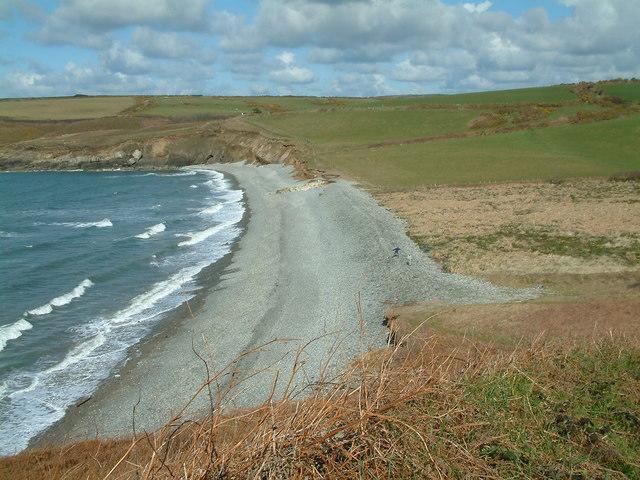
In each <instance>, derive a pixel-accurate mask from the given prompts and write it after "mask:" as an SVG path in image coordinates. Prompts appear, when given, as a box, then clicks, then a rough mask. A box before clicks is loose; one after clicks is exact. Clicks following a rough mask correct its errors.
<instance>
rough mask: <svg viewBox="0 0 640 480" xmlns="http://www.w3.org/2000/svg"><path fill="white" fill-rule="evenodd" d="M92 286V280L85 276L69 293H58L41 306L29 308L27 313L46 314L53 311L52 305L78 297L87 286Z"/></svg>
mask: <svg viewBox="0 0 640 480" xmlns="http://www.w3.org/2000/svg"><path fill="white" fill-rule="evenodd" d="M92 286H93V282H92V281H91V280H89V279H88V278H86V279H84V280H83V281H82V282H80V285H78V286H77V287H76V288H74V289H73V290H71V291H70V292H69V293H65V294H64V295H60V296H59V297H56V298H54V299H53V300H51V301H50V302H49V303H47V304H45V305H42V306H41V307H38V308H34V309H33V310H29V311H28V312H27V314H28V315H35V316H38V315H46V314H47V313H51V312H52V311H53V307H61V306H63V305H66V304H67V303H69V302H71V301H72V300H74V299H76V298H80V297H81V296H82V295H84V292H85V291H86V290H87V288H90V287H92Z"/></svg>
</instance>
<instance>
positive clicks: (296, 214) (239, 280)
mask: <svg viewBox="0 0 640 480" xmlns="http://www.w3.org/2000/svg"><path fill="white" fill-rule="evenodd" d="M196 168H211V169H214V170H216V171H219V172H221V173H223V174H224V175H225V177H227V178H228V177H229V176H233V177H234V178H235V180H236V181H237V182H238V183H239V185H240V186H241V187H242V188H243V190H244V191H245V207H246V210H245V216H244V218H243V221H242V222H243V228H244V230H245V231H244V233H243V234H242V235H241V237H240V238H239V239H238V240H236V241H235V242H234V245H233V248H232V253H230V254H228V255H226V256H225V257H224V258H223V259H221V260H220V261H218V262H216V264H214V266H212V268H211V271H207V272H206V273H204V272H203V273H204V275H203V280H204V282H205V283H207V285H208V286H207V287H205V288H203V289H202V290H201V294H200V295H199V296H198V298H197V299H196V300H195V301H194V302H193V303H192V304H191V306H192V309H191V310H192V313H193V317H191V316H190V315H184V314H185V313H186V312H185V309H184V308H183V309H182V311H181V312H176V315H175V316H174V317H173V318H172V319H171V320H168V321H165V322H163V325H162V326H161V327H160V328H159V329H158V331H157V332H156V333H155V334H154V335H153V336H152V337H150V338H149V339H148V340H147V341H145V342H143V344H142V345H140V346H139V347H138V348H137V350H138V351H139V352H140V353H139V354H137V355H135V358H133V359H132V360H130V361H129V362H128V363H127V364H126V365H125V366H124V367H123V368H122V370H121V371H120V372H119V376H118V377H114V376H112V377H111V378H110V379H109V380H108V381H107V382H105V383H104V384H103V385H102V386H101V387H100V388H99V389H98V391H97V392H95V394H94V395H93V396H92V397H91V398H90V399H89V401H87V402H84V403H82V404H81V405H77V406H73V407H70V408H69V410H68V411H67V413H66V415H65V417H64V418H63V419H62V420H61V421H60V422H58V423H57V424H55V425H54V426H53V427H51V428H50V429H49V430H47V431H46V432H45V433H44V434H43V435H41V436H40V437H39V438H37V439H36V440H35V441H34V442H32V444H31V447H38V446H44V445H49V444H57V443H62V442H65V441H72V440H78V439H88V438H94V437H120V436H127V435H130V434H132V433H133V428H132V427H133V421H132V419H133V415H132V413H133V411H134V407H135V412H136V417H135V426H136V431H137V432H141V431H152V430H155V429H157V428H159V427H161V426H162V425H164V424H165V422H166V421H168V420H169V419H170V418H171V416H172V415H174V414H175V413H177V411H179V409H180V408H181V407H182V406H183V405H185V404H186V403H187V402H188V401H189V399H190V398H191V396H192V394H193V393H195V392H196V390H197V389H198V388H199V387H200V386H201V385H202V383H203V382H204V381H205V380H206V378H207V377H206V368H205V365H204V363H203V361H202V360H201V359H200V358H198V356H197V355H195V354H194V352H193V350H192V342H193V347H194V349H195V350H196V351H197V352H198V354H199V355H200V356H201V357H202V358H203V359H205V360H206V361H207V364H208V367H209V368H210V370H211V371H212V372H216V371H218V370H219V369H220V368H221V367H223V366H224V365H227V364H231V365H232V366H233V369H232V370H233V374H232V375H227V376H226V377H224V379H223V382H222V384H223V385H222V387H223V388H224V387H225V386H226V385H228V379H229V378H233V379H234V381H236V380H239V379H242V378H247V377H250V379H249V380H248V381H246V382H244V383H240V386H238V387H235V388H234V389H233V395H232V397H233V398H230V399H229V401H227V402H225V407H227V408H238V407H246V406H251V405H255V404H259V403H261V402H262V401H264V400H265V399H266V398H267V397H268V395H269V393H270V391H271V389H272V385H273V380H274V378H276V376H278V375H279V376H280V377H285V378H286V380H284V381H282V380H281V382H280V384H279V385H277V386H276V388H275V392H276V397H277V396H278V395H279V394H281V393H282V390H283V388H284V385H283V384H286V383H287V380H288V374H289V373H290V372H291V370H292V368H294V365H295V358H294V357H295V355H294V352H295V351H296V349H298V348H301V347H302V346H303V345H307V347H306V348H305V351H304V352H303V355H302V360H303V362H305V364H304V366H303V367H302V368H301V369H300V370H299V374H298V376H297V377H296V378H295V379H294V382H293V384H294V386H295V387H296V388H298V389H299V391H301V392H302V391H303V390H304V387H305V385H308V384H312V383H313V382H315V381H318V380H320V378H319V376H320V372H321V371H322V370H323V368H324V367H325V366H326V365H329V368H328V370H327V372H329V373H334V372H336V373H337V372H339V371H340V370H341V368H342V367H344V366H345V365H346V364H347V363H348V361H350V360H351V359H353V358H355V357H357V356H358V355H360V354H362V353H364V352H366V351H367V350H368V349H370V348H377V347H381V346H384V345H385V343H386V334H387V332H386V328H385V327H383V325H382V320H383V315H384V311H385V310H386V309H387V308H388V306H389V304H391V303H402V302H409V301H414V300H425V299H427V300H429V299H431V300H434V301H444V302H451V303H492V302H499V301H505V300H509V299H514V298H530V297H532V296H534V295H535V294H534V293H533V292H531V291H519V290H513V289H508V288H501V287H497V286H494V285H491V284H489V283H487V282H484V281H482V280H478V279H473V278H470V277H463V276H460V275H451V274H446V273H444V272H442V270H441V269H440V267H439V266H438V265H437V264H436V263H435V262H433V261H432V260H431V259H430V258H428V257H427V256H426V255H425V254H424V253H422V252H421V251H420V250H419V248H418V247H417V246H416V245H415V244H414V243H413V242H412V241H411V240H410V239H409V238H408V237H407V236H406V234H405V228H404V225H403V223H402V222H401V221H399V220H398V219H396V218H395V217H394V216H393V215H391V214H390V213H389V212H387V211H386V210H384V209H382V208H381V207H380V206H379V205H378V204H377V203H376V202H375V201H374V200H373V199H372V198H371V197H370V196H369V195H368V194H367V193H365V192H363V191H361V190H359V189H357V188H355V187H354V186H353V185H351V184H349V183H348V182H344V181H338V182H336V183H333V184H329V185H326V186H323V187H321V188H313V189H307V190H299V191H290V192H287V193H278V191H279V190H282V189H286V188H288V187H291V186H293V185H296V183H297V182H296V181H295V180H294V179H293V177H292V169H291V168H288V167H283V166H281V165H273V166H264V167H254V166H249V165H245V164H221V165H207V166H200V167H196ZM250 212H251V213H250ZM245 222H246V223H245ZM395 246H399V247H400V248H401V251H402V257H401V258H394V257H393V256H392V255H391V249H392V248H393V247H395ZM358 299H359V301H358ZM359 310H360V311H361V312H362V318H361V319H359V318H358V316H359V313H358V312H359ZM180 315H182V318H179V316H180ZM356 332H358V333H356ZM362 332H364V333H362ZM272 341H273V343H270V344H269V346H268V347H265V348H261V349H260V348H259V347H260V346H261V345H264V344H267V343H269V342H272ZM256 348H259V350H258V351H256V352H254V353H253V354H252V355H250V356H246V357H244V358H242V360H241V361H239V362H236V363H235V364H234V363H233V362H234V360H235V359H238V357H239V356H240V355H241V354H242V353H243V352H245V351H248V350H251V349H256ZM329 357H330V358H329ZM257 372H260V374H259V375H255V376H253V377H251V375H252V374H253V373H257ZM208 407H209V399H208V397H207V395H205V394H204V393H203V394H201V395H200V396H199V397H198V398H197V399H196V401H195V402H193V404H192V405H191V406H190V408H189V409H188V411H187V412H186V414H185V415H186V416H187V417H194V416H197V415H199V414H202V413H203V412H206V411H207V408H208Z"/></svg>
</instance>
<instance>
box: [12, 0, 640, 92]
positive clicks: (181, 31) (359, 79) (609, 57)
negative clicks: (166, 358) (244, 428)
mask: <svg viewBox="0 0 640 480" xmlns="http://www.w3.org/2000/svg"><path fill="white" fill-rule="evenodd" d="M639 25H640V0H491V1H490V0H475V1H460V0H0V46H1V48H0V98H6V97H37V96H61V95H73V94H76V93H82V94H90V95H94V94H204V95H267V94H269V95H320V96H372V95H393V94H422V93H456V92H468V91H481V90H496V89H508V88H520V87H527V86H538V85H550V84H558V83H572V82H577V81H594V80H601V79H609V78H618V77H625V78H630V77H640V27H639Z"/></svg>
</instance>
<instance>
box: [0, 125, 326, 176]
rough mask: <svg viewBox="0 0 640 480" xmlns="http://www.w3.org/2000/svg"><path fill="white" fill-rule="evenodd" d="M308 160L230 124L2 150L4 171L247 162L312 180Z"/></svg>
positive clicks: (300, 150)
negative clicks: (287, 170)
mask: <svg viewBox="0 0 640 480" xmlns="http://www.w3.org/2000/svg"><path fill="white" fill-rule="evenodd" d="M109 140H110V139H109ZM78 143H79V144H78ZM86 143H89V142H86ZM103 143H107V142H106V141H104V142H103ZM304 157H305V151H304V147H300V146H298V145H295V144H293V143H291V142H290V141H288V140H287V139H283V138H278V137H275V136H268V135H266V134H265V133H264V132H262V131H261V130H259V129H258V128H257V127H254V126H252V125H249V124H247V123H245V122H243V121H242V120H240V119H231V120H225V121H216V122H208V123H204V124H202V125H198V126H197V128H194V129H193V130H190V131H187V132H185V133H183V134H179V135H176V134H173V135H159V136H152V137H150V138H144V136H143V135H142V134H140V135H139V136H138V135H136V132H133V133H132V134H131V137H130V138H129V139H127V140H125V141H123V142H121V143H117V144H115V145H113V144H111V145H98V146H96V145H95V144H92V145H91V146H88V145H86V144H82V142H76V143H74V144H73V145H70V144H69V143H65V142H63V141H58V142H52V141H44V140H40V139H39V140H38V141H34V142H21V143H17V144H14V145H9V146H6V147H4V148H3V149H2V150H0V170H70V169H86V170H97V169H113V168H132V169H166V168H175V167H179V166H185V165H197V164H206V163H220V162H222V163H224V162H234V161H242V160H244V161H247V162H250V163H256V164H269V163H284V164H286V165H293V166H294V167H295V168H296V172H297V173H298V176H299V177H302V178H311V177H313V176H314V172H313V171H311V170H310V169H309V168H308V167H307V165H306V162H304V160H303V159H304Z"/></svg>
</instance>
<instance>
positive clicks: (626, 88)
mask: <svg viewBox="0 0 640 480" xmlns="http://www.w3.org/2000/svg"><path fill="white" fill-rule="evenodd" d="M602 89H603V90H604V91H605V92H606V93H608V94H609V95H613V96H614V97H618V98H621V99H623V100H626V101H628V102H636V103H638V102H640V82H630V83H612V84H605V85H604V86H603V88H602Z"/></svg>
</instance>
